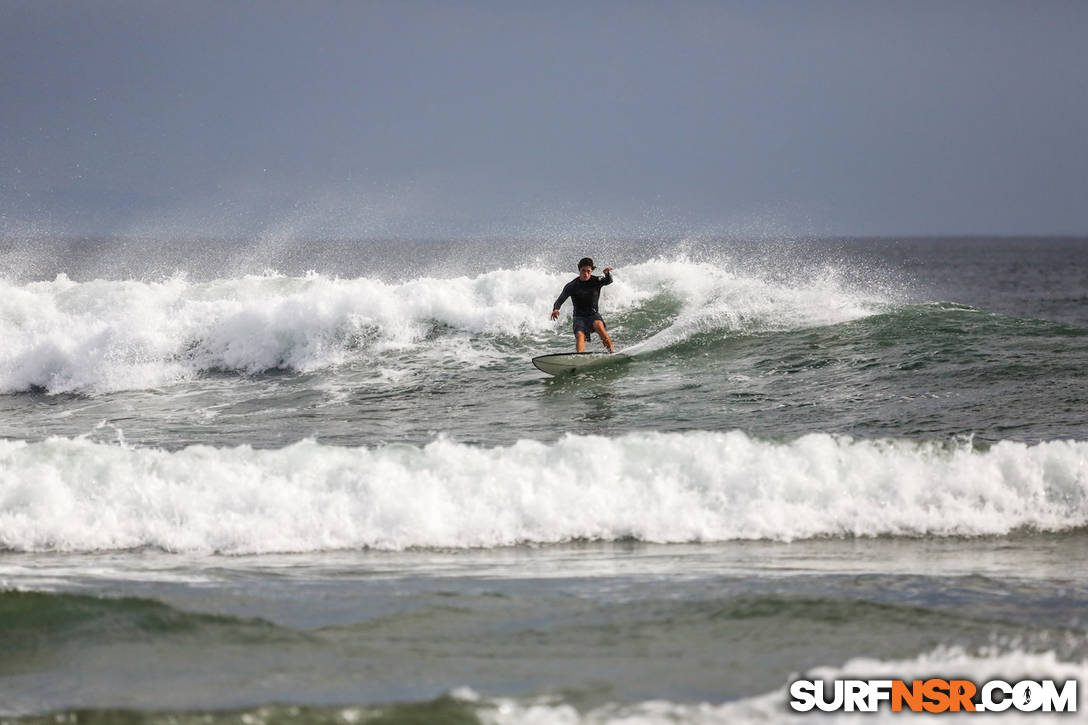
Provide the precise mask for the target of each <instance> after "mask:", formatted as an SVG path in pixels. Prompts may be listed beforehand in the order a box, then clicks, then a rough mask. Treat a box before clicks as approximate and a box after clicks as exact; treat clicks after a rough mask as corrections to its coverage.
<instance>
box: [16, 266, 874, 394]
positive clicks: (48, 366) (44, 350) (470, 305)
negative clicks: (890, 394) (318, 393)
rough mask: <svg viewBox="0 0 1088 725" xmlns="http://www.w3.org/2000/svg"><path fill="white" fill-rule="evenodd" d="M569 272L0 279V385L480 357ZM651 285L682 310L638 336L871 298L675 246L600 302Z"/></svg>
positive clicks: (773, 318)
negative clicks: (796, 282) (749, 273)
mask: <svg viewBox="0 0 1088 725" xmlns="http://www.w3.org/2000/svg"><path fill="white" fill-rule="evenodd" d="M571 278H572V275H570V274H556V273H551V272H543V271H538V270H533V269H514V270H498V271H493V272H488V273H486V274H481V275H478V276H476V277H472V278H470V277H457V278H450V279H436V278H420V279H415V280H411V281H407V282H402V283H394V282H386V281H384V280H382V279H371V278H359V279H335V278H328V277H324V276H322V275H318V274H311V275H308V276H306V277H295V278H290V277H282V276H278V275H274V274H270V275H265V276H249V277H243V278H238V279H227V280H219V281H215V282H207V283H194V282H190V281H188V280H187V279H186V278H185V277H184V276H177V277H174V278H172V279H167V280H163V281H158V282H144V281H106V280H95V281H89V282H75V281H72V280H71V279H69V278H68V277H66V276H64V275H61V276H58V277H57V278H56V279H55V280H53V281H51V282H34V283H29V284H13V283H10V282H4V281H0V339H3V340H4V345H3V346H2V347H0V393H11V392H19V391H25V390H29V389H31V388H33V387H40V388H44V389H46V390H47V391H49V392H52V393H60V392H81V393H104V392H111V391H117V390H132V389H147V388H154V387H158V386H163V385H169V384H173V383H178V382H184V381H186V380H189V379H192V378H193V377H195V376H197V375H199V374H200V373H201V372H202V371H206V370H212V369H215V370H227V371H237V372H240V373H257V372H261V371H265V370H270V369H275V368H284V369H292V370H297V371H314V370H320V369H324V368H327V367H330V366H335V365H339V364H343V363H345V362H349V361H353V360H358V359H360V357H364V356H366V355H367V354H370V353H372V352H382V351H389V350H396V351H400V352H408V353H418V354H421V355H426V356H428V357H429V358H433V357H434V356H439V357H440V358H442V357H445V358H449V359H456V360H458V361H459V362H460V363H461V364H466V363H467V364H470V365H480V366H482V365H488V364H490V363H492V362H494V361H495V360H496V359H497V357H501V356H498V355H497V354H496V353H495V351H494V350H488V349H486V348H487V347H488V343H487V342H486V341H483V342H481V341H480V340H479V339H478V337H479V336H481V335H482V336H485V337H486V336H489V335H517V336H523V337H524V336H529V337H531V338H533V339H537V340H540V339H548V337H549V336H551V335H564V336H567V335H569V333H568V332H567V329H568V326H567V325H566V324H560V325H556V324H555V323H552V322H551V321H550V319H549V313H550V311H551V306H552V303H553V302H554V300H555V298H556V296H557V295H558V294H559V292H560V290H561V289H562V287H563V285H564V284H565V283H566V282H567V281H568V280H569V279H571ZM661 294H671V295H673V296H674V297H677V298H679V299H680V301H681V303H682V311H681V313H680V315H679V317H678V318H677V319H676V320H675V321H674V322H673V324H672V325H671V326H670V327H669V328H668V330H665V331H664V332H662V333H659V335H658V336H657V338H655V340H654V341H647V342H648V343H649V346H647V344H645V343H644V344H643V345H642V346H641V347H642V349H650V348H654V347H660V346H662V345H667V344H671V343H673V342H676V341H678V340H682V339H683V338H684V337H686V336H689V335H691V334H694V333H696V332H699V331H703V330H706V329H709V328H725V329H752V328H753V327H765V328H784V327H786V328H788V327H806V326H812V325H819V324H827V323H830V322H838V321H845V320H848V319H853V318H856V317H859V316H863V315H865V314H868V313H870V312H871V311H872V309H873V301H872V300H867V299H865V298H863V297H862V296H860V295H857V294H854V293H852V292H850V291H849V290H845V289H843V285H841V284H839V283H838V282H837V281H836V280H834V279H833V278H831V277H827V278H822V279H819V280H816V281H810V282H806V283H804V284H802V285H801V286H799V287H797V288H793V287H789V286H783V285H781V284H779V285H775V284H771V283H768V282H764V281H762V280H760V279H757V278H753V277H745V276H742V275H736V274H734V273H732V272H730V271H729V270H727V269H724V268H722V267H718V266H714V265H711V264H707V263H702V264H691V263H685V262H684V261H683V260H679V261H678V260H658V261H651V262H645V263H642V264H636V265H632V266H630V267H627V268H625V269H624V270H622V271H617V275H616V283H615V284H613V285H611V286H610V287H608V288H607V289H606V291H605V292H604V301H603V303H602V304H603V309H604V310H605V311H606V312H607V313H608V314H609V315H610V316H611V317H612V319H613V320H614V319H615V317H614V316H615V315H622V314H623V313H624V312H627V311H630V310H632V309H635V308H637V307H639V306H640V305H643V304H646V303H647V302H648V301H650V300H652V299H654V298H655V297H657V296H658V295H661ZM566 309H567V310H569V303H568V305H567V308H566ZM564 319H568V318H564ZM436 327H438V328H441V329H442V330H443V331H444V332H443V334H442V335H439V336H438V339H435V338H434V337H433V336H430V335H431V333H432V331H433V330H434V329H436ZM553 339H554V338H553ZM631 342H633V341H625V342H624V346H625V347H627V346H629V345H630V344H631Z"/></svg>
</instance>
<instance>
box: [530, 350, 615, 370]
mask: <svg viewBox="0 0 1088 725" xmlns="http://www.w3.org/2000/svg"><path fill="white" fill-rule="evenodd" d="M630 359H631V356H630V355H628V354H626V353H622V352H560V353H555V354H553V355H540V356H539V357H534V358H533V365H536V366H537V368H538V369H539V370H543V371H544V372H546V373H548V375H567V374H569V373H577V372H582V371H583V370H592V369H593V368H598V367H601V366H602V365H607V364H608V363H613V362H619V361H620V360H630Z"/></svg>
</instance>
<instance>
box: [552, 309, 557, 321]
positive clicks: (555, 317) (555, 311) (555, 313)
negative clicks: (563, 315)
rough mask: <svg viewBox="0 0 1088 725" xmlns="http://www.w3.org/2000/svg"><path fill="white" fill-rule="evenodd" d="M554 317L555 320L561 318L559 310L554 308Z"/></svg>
mask: <svg viewBox="0 0 1088 725" xmlns="http://www.w3.org/2000/svg"><path fill="white" fill-rule="evenodd" d="M552 319H553V320H558V319H559V310H552Z"/></svg>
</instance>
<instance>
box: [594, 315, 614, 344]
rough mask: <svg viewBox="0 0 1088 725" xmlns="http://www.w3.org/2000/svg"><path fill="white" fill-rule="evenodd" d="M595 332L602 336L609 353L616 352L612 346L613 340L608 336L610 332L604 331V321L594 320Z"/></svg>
mask: <svg viewBox="0 0 1088 725" xmlns="http://www.w3.org/2000/svg"><path fill="white" fill-rule="evenodd" d="M593 331H594V332H596V333H597V334H598V335H600V336H601V342H603V343H604V346H605V347H606V348H608V351H609V352H615V351H616V348H615V346H614V345H613V344H612V338H611V337H609V336H608V331H607V330H605V329H604V320H594V321H593Z"/></svg>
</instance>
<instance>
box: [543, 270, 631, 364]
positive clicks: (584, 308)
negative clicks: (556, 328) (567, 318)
mask: <svg viewBox="0 0 1088 725" xmlns="http://www.w3.org/2000/svg"><path fill="white" fill-rule="evenodd" d="M596 268H597V267H596V266H595V265H594V264H593V260H592V259H591V258H589V257H583V258H582V259H581V260H579V261H578V276H577V277H575V278H574V279H572V280H571V281H570V282H567V285H566V286H565V287H564V288H563V292H562V294H560V295H559V299H557V300H556V301H555V304H554V305H552V319H553V320H554V319H557V318H558V317H559V308H560V307H562V306H563V303H564V302H566V301H567V298H568V297H570V301H571V304H572V305H574V340H575V343H576V348H575V349H576V350H577V351H578V352H585V349H586V338H588V337H589V336H590V335H592V334H593V333H594V332H596V333H597V334H598V335H599V336H600V338H601V341H602V342H604V346H605V347H606V348H607V349H608V351H609V352H615V351H616V348H615V347H614V346H613V345H612V338H611V337H609V336H608V331H607V330H606V329H605V326H604V318H602V317H601V313H600V312H598V311H597V301H598V300H599V299H600V297H601V287H604V286H605V285H606V284H612V268H611V267H605V269H604V276H603V277H596V276H594V274H593V270H595V269H596Z"/></svg>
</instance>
